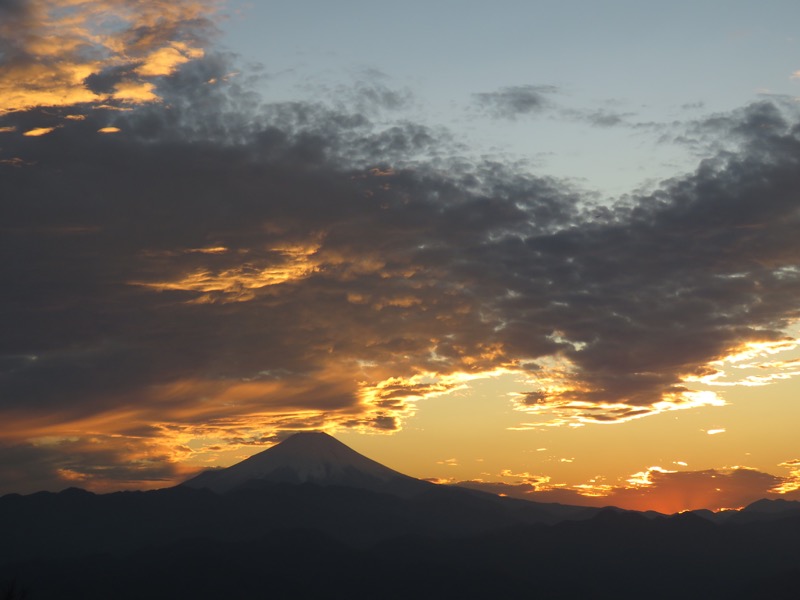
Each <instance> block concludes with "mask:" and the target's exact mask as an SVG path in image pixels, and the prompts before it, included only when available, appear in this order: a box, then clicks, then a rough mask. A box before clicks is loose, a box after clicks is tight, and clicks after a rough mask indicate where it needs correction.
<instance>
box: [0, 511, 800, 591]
mask: <svg viewBox="0 0 800 600" xmlns="http://www.w3.org/2000/svg"><path fill="white" fill-rule="evenodd" d="M277 516H279V515H277ZM86 518H89V517H86ZM328 518H333V516H332V515H328ZM373 523H374V521H373ZM235 537H238V539H233V537H231V539H224V538H223V537H221V536H220V535H219V532H214V533H213V534H208V535H203V534H202V533H197V534H196V535H192V534H191V532H185V537H183V538H181V539H173V540H171V541H169V540H163V539H162V540H160V541H159V542H158V543H153V544H144V545H139V546H137V548H136V549H134V550H129V551H125V550H124V549H122V546H121V545H120V546H118V547H117V548H115V549H106V550H104V551H95V552H91V551H89V552H77V553H73V556H66V555H65V554H64V553H61V554H60V556H61V557H60V558H56V555H55V554H54V553H53V552H52V551H51V549H48V548H42V549H41V553H40V557H39V558H35V557H32V556H28V557H27V558H24V559H22V560H14V559H13V558H11V557H10V556H8V555H6V560H5V561H4V563H3V566H2V567H0V580H2V581H3V585H5V586H6V589H9V586H11V585H12V583H13V585H14V587H15V590H16V591H15V592H14V594H15V596H14V597H17V598H22V597H24V598H26V599H27V600H48V599H56V598H58V599H70V598H75V599H78V598H80V599H86V600H91V599H101V598H102V599H109V598H114V599H128V598H129V599H144V598H147V599H157V598H164V599H167V598H169V599H176V598H178V599H182V598H187V599H190V598H191V599H194V598H197V599H206V598H208V599H212V598H213V599H218V598H225V599H250V598H264V599H274V598H342V599H359V598H403V599H406V598H425V599H427V598H430V599H433V598H436V599H442V598H547V599H549V598H581V599H584V598H682V599H686V598H698V599H700V598H703V599H709V598H720V599H727V598H742V599H743V598H752V599H773V598H774V599H783V598H799V597H800V583H798V582H800V544H798V539H800V517H798V516H797V515H796V514H788V515H787V516H785V517H780V516H779V517H778V518H771V519H768V520H757V521H751V522H735V520H730V521H729V522H726V523H714V522H711V521H709V520H707V519H703V518H701V517H698V516H696V515H692V514H685V515H677V516H673V517H658V518H652V517H651V518H647V517H645V516H643V515H641V514H638V513H630V512H620V511H614V510H606V511H602V512H599V513H597V514H595V516H593V517H592V518H590V519H586V520H582V521H562V522H560V523H557V524H549V525H548V524H541V523H540V524H533V525H525V524H516V525H513V526H503V527H500V528H498V529H491V528H490V529H489V530H486V531H484V532H482V533H475V532H473V533H470V534H458V533H454V532H446V533H445V532H442V531H439V533H437V534H435V535H434V534H430V535H425V534H415V535H403V534H398V535H394V534H393V535H391V536H387V537H383V538H382V539H380V540H378V541H376V542H373V543H368V544H356V543H352V542H346V541H343V540H342V538H340V537H336V536H334V535H332V534H331V533H323V532H322V531H321V530H309V529H300V528H291V529H282V528H280V527H276V528H274V529H272V530H270V531H269V532H267V533H262V534H258V535H254V536H253V537H251V538H249V539H248V538H247V536H245V535H238V536H235ZM6 539H8V538H6ZM0 589H3V588H2V587H0ZM23 593H24V596H23V595H22V594H23ZM0 598H2V595H0Z"/></svg>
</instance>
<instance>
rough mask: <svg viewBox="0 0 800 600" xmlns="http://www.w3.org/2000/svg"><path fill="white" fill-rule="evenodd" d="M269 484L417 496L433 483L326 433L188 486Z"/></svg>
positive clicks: (298, 437) (308, 435)
mask: <svg viewBox="0 0 800 600" xmlns="http://www.w3.org/2000/svg"><path fill="white" fill-rule="evenodd" d="M266 483H293V484H301V483H313V484H316V485H322V486H330V485H338V486H345V487H352V488H358V489H363V490H371V491H376V492H383V493H390V494H394V495H398V496H413V495H416V494H418V493H422V492H424V491H426V490H428V489H430V488H431V487H432V486H433V484H431V483H428V482H426V481H422V480H419V479H414V478H413V477H409V476H407V475H403V474H402V473H398V472H397V471H394V470H392V469H390V468H388V467H384V466H383V465H382V464H380V463H377V462H375V461H374V460H372V459H370V458H367V457H366V456H364V455H362V454H359V453H358V452H356V451H355V450H353V449H351V448H349V447H348V446H346V445H345V444H343V443H342V442H340V441H339V440H337V439H335V438H333V437H331V436H330V435H328V434H327V433H323V432H321V431H308V432H302V433H296V434H294V435H292V436H291V437H289V438H287V439H285V440H284V441H282V442H281V443H279V444H277V445H275V446H273V447H271V448H269V449H267V450H264V451H263V452H259V453H258V454H255V455H253V456H251V457H250V458H248V459H246V460H243V461H242V462H240V463H237V464H235V465H233V466H230V467H228V468H226V469H216V470H213V471H205V472H203V473H201V474H200V475H198V476H196V477H194V478H192V479H189V480H188V481H186V482H184V483H183V484H181V485H183V486H185V487H190V488H195V489H203V488H205V489H209V490H211V491H213V492H217V493H226V492H230V491H232V490H236V489H243V488H254V487H263V485H264V484H266Z"/></svg>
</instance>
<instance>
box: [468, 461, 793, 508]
mask: <svg viewBox="0 0 800 600" xmlns="http://www.w3.org/2000/svg"><path fill="white" fill-rule="evenodd" d="M797 463H798V461H788V462H786V463H783V464H782V465H780V466H784V467H787V468H788V469H789V470H790V474H789V475H788V476H785V477H780V476H777V475H770V474H768V473H762V472H760V471H757V470H756V469H750V468H747V467H732V468H729V469H708V470H705V471H671V470H666V469H662V468H660V467H650V468H649V469H647V470H645V471H642V472H641V473H635V474H634V475H632V476H631V478H630V479H629V480H628V482H627V483H626V484H622V485H610V484H605V483H597V482H595V481H592V482H590V483H588V484H585V485H578V486H566V485H562V484H554V483H552V482H551V481H550V479H549V478H548V477H534V478H532V477H528V476H522V477H516V476H515V475H514V474H511V473H508V472H505V473H502V474H501V477H502V478H503V481H461V482H458V483H456V484H455V485H459V486H462V487H469V488H473V489H479V490H482V491H487V492H492V493H497V494H505V495H507V496H511V497H515V498H521V499H523V500H530V501H534V502H560V503H563V504H574V505H579V506H598V507H602V506H617V507H619V508H624V509H629V510H642V511H646V510H657V511H659V512H662V513H664V514H673V513H676V512H680V511H684V510H698V509H712V510H720V509H726V508H727V509H731V508H741V507H744V506H747V505H748V504H751V503H752V502H755V501H756V500H760V499H761V498H772V499H776V498H784V499H798V498H800V495H798V493H797V491H798V472H797ZM523 475H527V474H523Z"/></svg>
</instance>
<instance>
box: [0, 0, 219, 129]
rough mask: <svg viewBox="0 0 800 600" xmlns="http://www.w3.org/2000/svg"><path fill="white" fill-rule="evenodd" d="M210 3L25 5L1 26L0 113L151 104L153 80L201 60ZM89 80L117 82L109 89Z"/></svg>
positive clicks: (51, 0)
mask: <svg viewBox="0 0 800 600" xmlns="http://www.w3.org/2000/svg"><path fill="white" fill-rule="evenodd" d="M215 5H216V2H214V1H212V0H176V1H171V2H166V1H161V0H156V1H150V2H133V1H131V0H85V1H81V2H68V3H65V2H58V1H56V0H29V1H28V2H25V3H23V4H21V5H20V7H19V8H17V9H16V10H13V9H12V10H11V11H9V14H8V15H6V18H5V19H4V22H3V23H0V36H1V37H2V38H4V39H5V40H8V47H9V48H10V50H8V51H7V52H6V53H5V55H4V56H3V60H2V62H0V114H2V113H3V112H9V111H17V110H25V109H30V108H34V107H37V106H71V105H75V104H84V103H90V104H101V103H104V102H108V101H110V100H115V101H117V102H123V103H133V104H136V103H144V102H154V101H157V100H158V99H159V97H158V94H157V93H156V92H155V84H154V83H153V82H152V81H151V80H152V79H153V78H156V77H161V76H166V75H170V74H171V73H173V72H174V71H175V70H176V69H177V68H179V67H180V66H181V65H182V64H185V63H186V62H189V61H191V60H196V59H198V58H202V57H203V55H204V50H203V48H202V45H203V44H204V43H205V39H204V38H205V37H207V35H208V31H209V29H210V26H209V23H208V20H207V19H208V17H209V16H210V15H211V14H213V12H214V9H215ZM92 77H95V78H96V77H111V78H112V79H114V78H116V79H117V81H116V83H115V84H114V85H113V86H112V89H111V90H110V91H107V90H105V89H103V86H93V85H91V83H90V80H91V78H92Z"/></svg>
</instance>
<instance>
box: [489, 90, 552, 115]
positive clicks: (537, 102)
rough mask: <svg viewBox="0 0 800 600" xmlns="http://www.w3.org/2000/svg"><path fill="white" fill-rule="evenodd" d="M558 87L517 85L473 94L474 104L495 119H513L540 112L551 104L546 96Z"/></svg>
mask: <svg viewBox="0 0 800 600" xmlns="http://www.w3.org/2000/svg"><path fill="white" fill-rule="evenodd" d="M557 91H558V88H556V87H555V86H552V85H518V86H510V87H504V88H501V89H499V90H498V91H496V92H483V93H479V94H474V98H475V102H476V104H477V105H478V106H479V107H480V108H481V109H483V110H485V111H486V112H487V113H488V114H489V115H490V116H492V117H494V118H496V119H510V120H515V119H517V118H519V117H524V116H529V115H534V114H538V113H541V112H543V111H545V110H546V109H548V108H550V107H551V106H552V101H551V100H550V98H549V97H548V96H550V95H552V94H554V93H556V92H557Z"/></svg>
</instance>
